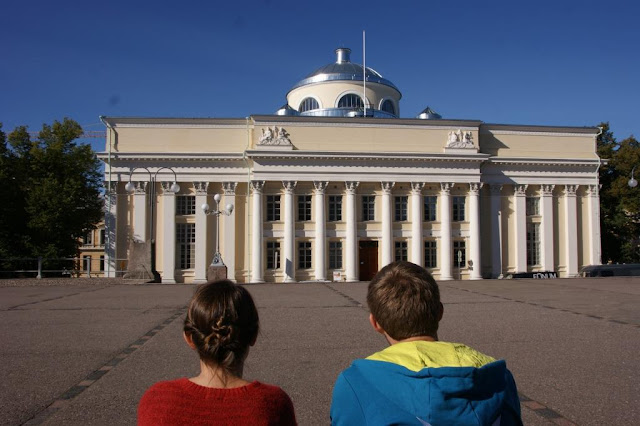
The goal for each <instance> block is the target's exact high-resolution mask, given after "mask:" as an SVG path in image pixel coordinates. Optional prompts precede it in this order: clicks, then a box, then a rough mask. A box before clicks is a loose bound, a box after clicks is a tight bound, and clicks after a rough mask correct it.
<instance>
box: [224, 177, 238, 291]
mask: <svg viewBox="0 0 640 426" xmlns="http://www.w3.org/2000/svg"><path fill="white" fill-rule="evenodd" d="M237 186H238V182H222V190H223V191H224V198H223V199H222V201H223V202H224V205H221V206H220V208H221V209H223V210H226V208H227V206H228V205H229V204H231V205H233V206H234V207H235V205H236V187H237ZM222 229H223V233H222V235H223V239H222V247H223V249H222V250H221V252H223V253H224V256H222V259H223V261H224V263H225V264H226V265H227V278H228V279H230V280H231V281H233V282H236V214H235V212H232V213H231V214H230V215H229V216H227V215H222ZM223 250H224V251H223Z"/></svg>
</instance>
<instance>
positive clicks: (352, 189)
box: [344, 182, 360, 194]
mask: <svg viewBox="0 0 640 426" xmlns="http://www.w3.org/2000/svg"><path fill="white" fill-rule="evenodd" d="M358 185H360V182H345V183H344V186H345V188H346V190H347V194H355V193H356V188H357V187H358Z"/></svg>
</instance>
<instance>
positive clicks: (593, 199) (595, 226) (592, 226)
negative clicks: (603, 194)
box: [587, 185, 602, 265]
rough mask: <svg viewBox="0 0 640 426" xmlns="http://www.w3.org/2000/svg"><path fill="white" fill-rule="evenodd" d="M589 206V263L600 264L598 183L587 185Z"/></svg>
mask: <svg viewBox="0 0 640 426" xmlns="http://www.w3.org/2000/svg"><path fill="white" fill-rule="evenodd" d="M587 206H588V208H589V264H590V265H600V264H602V255H601V248H600V195H599V188H598V185H589V188H588V189H587Z"/></svg>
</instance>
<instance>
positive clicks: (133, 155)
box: [97, 151, 243, 162]
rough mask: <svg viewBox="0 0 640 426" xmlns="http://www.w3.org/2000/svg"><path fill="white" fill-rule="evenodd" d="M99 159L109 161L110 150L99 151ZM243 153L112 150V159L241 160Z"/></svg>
mask: <svg viewBox="0 0 640 426" xmlns="http://www.w3.org/2000/svg"><path fill="white" fill-rule="evenodd" d="M97 157H98V159H99V160H102V161H105V162H107V161H109V152H104V151H103V152H99V153H98V154H97ZM242 159H243V155H242V153H241V152H240V153H235V152H231V153H229V152H223V153H195V152H181V153H175V152H172V153H157V152H152V153H148V152H126V153H123V152H115V153H114V152H112V153H111V161H155V160H161V161H163V160H164V161H166V160H174V161H175V160H178V161H241V160H242Z"/></svg>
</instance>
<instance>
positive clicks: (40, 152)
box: [0, 118, 103, 258]
mask: <svg viewBox="0 0 640 426" xmlns="http://www.w3.org/2000/svg"><path fill="white" fill-rule="evenodd" d="M80 135H82V128H81V127H80V125H79V124H78V123H76V122H75V121H73V120H70V119H68V118H65V119H64V120H63V121H62V122H59V121H55V122H54V123H53V124H52V125H46V124H45V125H43V126H42V130H41V131H40V133H39V135H38V138H37V139H36V140H32V139H31V137H30V135H29V133H28V132H27V128H26V127H24V126H21V127H17V128H16V129H15V130H14V131H13V132H11V133H10V134H9V137H8V141H9V147H7V145H6V142H5V139H6V138H5V137H4V134H2V136H0V138H2V139H1V140H2V142H0V155H1V156H2V157H1V160H0V161H2V162H3V163H2V168H1V169H2V170H3V171H6V172H5V173H0V188H2V191H3V193H2V199H4V200H11V203H3V206H2V210H1V211H0V212H1V214H2V216H3V217H5V218H6V219H3V220H2V222H0V253H1V254H2V257H36V256H42V257H45V258H60V257H73V256H75V255H76V254H77V249H78V244H79V243H78V238H80V237H81V236H83V235H85V233H86V232H88V231H89V230H91V229H93V228H95V224H96V223H97V222H98V221H100V219H101V217H102V214H103V212H102V201H101V199H100V186H101V182H100V177H101V175H100V164H99V161H98V159H97V158H96V156H95V154H94V152H93V151H92V150H91V147H90V146H89V145H84V144H80V145H79V144H77V143H76V142H75V140H76V139H77V138H78V137H79V136H80ZM5 197H7V198H5ZM5 214H6V216H5Z"/></svg>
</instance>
